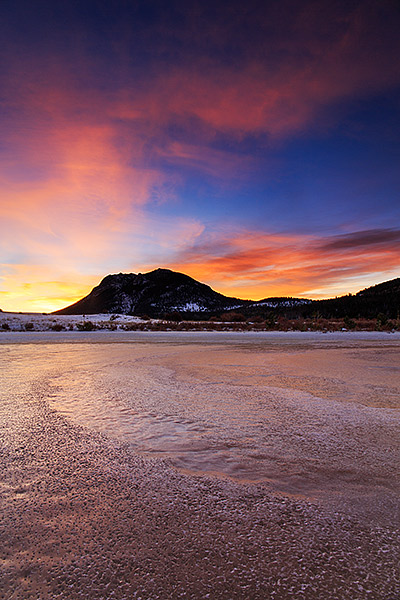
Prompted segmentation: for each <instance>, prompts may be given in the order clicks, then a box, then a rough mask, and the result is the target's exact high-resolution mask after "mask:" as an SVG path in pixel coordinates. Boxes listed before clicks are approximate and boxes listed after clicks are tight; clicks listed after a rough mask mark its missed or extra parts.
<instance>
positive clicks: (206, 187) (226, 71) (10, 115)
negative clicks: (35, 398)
mask: <svg viewBox="0 0 400 600" xmlns="http://www.w3.org/2000/svg"><path fill="white" fill-rule="evenodd" d="M399 31H400V9H399V3H398V2H397V1H395V0H393V2H392V1H385V0H371V1H369V0H362V1H351V0H346V1H340V0H339V1H335V0H331V1H329V2H327V1H326V2H325V1H323V0H317V1H313V2H307V0H303V1H293V0H289V1H286V0H276V1H272V2H269V1H268V0H264V1H253V0H248V1H246V2H244V1H241V2H237V1H235V0H233V1H230V2H216V1H215V0H214V1H212V2H209V1H208V0H199V1H198V2H195V1H187V2H184V1H182V2H179V1H174V0H171V1H169V2H165V1H160V2H156V1H152V0H147V1H136V2H135V1H129V0H113V1H111V0H102V1H100V0H98V1H92V2H90V1H85V0H80V1H78V0H66V1H58V0H46V1H42V0H35V1H32V0H30V1H29V2H28V1H22V0H13V1H9V0H2V2H1V4H0V39H1V44H0V57H1V58H0V131H1V135H0V156H1V160H0V308H2V309H3V310H12V311H50V310H56V309H59V308H62V307H64V306H66V305H68V304H71V303H72V302H74V301H76V300H78V299H79V298H81V297H82V296H84V295H86V294H87V293H88V292H89V291H90V290H91V288H92V287H93V286H94V285H97V284H98V283H99V281H100V280H101V279H102V278H103V277H104V276H105V275H107V274H108V273H118V272H134V273H137V272H145V271H148V270H151V269H153V268H157V267H166V268H171V269H174V270H178V271H182V272H184V273H187V274H188V275H191V276H192V277H195V278H196V279H199V280H201V281H203V282H204V283H208V284H209V285H211V286H212V287H213V288H214V289H216V290H217V291H219V292H222V293H224V294H227V295H232V296H238V297H240V298H251V299H260V298H264V297H268V296H279V295H283V296H289V295H290V296H300V297H310V298H321V297H331V296H336V295H340V294H343V293H347V292H356V291H358V290H360V289H362V288H365V287H367V286H369V285H373V284H375V283H379V282H382V281H385V280H387V279H392V278H394V277H400V198H399V188H400V186H399V183H400V165H399V159H400V135H399V134H400V127H399V125H400V110H399V109H400V36H399Z"/></svg>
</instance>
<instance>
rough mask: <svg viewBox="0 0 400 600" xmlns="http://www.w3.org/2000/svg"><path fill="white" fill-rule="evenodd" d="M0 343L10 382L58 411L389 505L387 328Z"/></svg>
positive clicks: (313, 489)
mask: <svg viewBox="0 0 400 600" xmlns="http://www.w3.org/2000/svg"><path fill="white" fill-rule="evenodd" d="M17 335H19V334H17ZM15 341H18V342H23V343H10V342H15ZM1 342H2V343H1V344H0V355H1V362H0V369H3V372H4V373H6V372H7V374H8V381H10V382H11V383H10V389H11V388H12V386H13V384H12V381H14V382H16V381H18V382H21V381H23V382H24V385H25V386H26V387H27V389H28V388H29V386H31V388H32V386H34V388H35V390H36V392H35V393H38V392H37V390H38V389H40V393H41V394H42V396H43V398H44V400H45V401H46V402H48V403H49V405H50V406H51V407H52V409H53V410H55V411H57V412H59V413H60V414H62V415H63V416H65V418H67V419H69V420H71V421H72V422H74V423H76V424H79V425H82V426H84V427H88V428H91V429H95V430H97V431H100V432H102V433H104V434H106V435H108V436H111V437H114V438H116V439H118V440H122V441H124V442H127V443H128V444H129V445H130V446H131V448H132V450H133V451H134V452H136V453H140V454H142V455H145V456H149V455H150V456H153V457H158V458H163V459H166V460H167V461H169V462H170V463H171V464H172V465H173V466H174V467H175V468H176V469H178V470H180V471H182V472H185V473H189V474H206V475H213V476H216V477H220V478H230V479H233V480H235V481H238V482H257V483H262V484H264V485H266V486H268V487H270V488H271V489H272V490H273V491H275V492H278V493H283V494H288V495H295V496H299V497H305V498H307V499H322V500H330V501H332V499H334V500H335V501H337V502H344V503H346V502H347V503H349V502H350V503H352V505H353V506H357V505H358V504H360V503H362V504H363V506H364V507H366V506H370V507H375V508H376V506H383V505H385V506H386V508H387V510H389V511H392V508H393V506H394V505H395V504H396V499H398V494H399V489H400V476H399V468H398V465H399V464H400V455H399V447H400V444H399V441H400V435H399V432H400V418H399V417H400V414H399V410H398V409H399V407H400V340H399V337H398V336H389V335H381V336H374V335H372V336H368V335H364V336H363V335H359V336H357V335H355V334H353V335H347V336H340V335H319V336H318V335H309V336H307V335H304V334H303V335H296V334H293V335H290V334H289V335H280V336H279V335H275V336H274V335H265V334H264V335H263V334H253V335H251V334H250V335H246V334H238V335H232V334H230V335H229V334H228V335H224V334H218V335H212V334H204V335H198V334H196V335H190V334H189V335H187V334H186V335H185V334H183V335H182V334H158V335H157V334H148V335H143V334H142V335H140V334H133V333H132V334H123V335H122V334H121V335H120V334H119V333H116V334H111V333H107V334H98V333H92V334H83V335H79V334H76V333H73V334H66V333H65V334H54V335H52V334H42V335H40V334H37V335H36V337H35V335H34V334H20V335H19V337H15V335H14V337H13V335H12V334H8V335H7V337H6V336H2V338H1ZM30 342H33V343H30ZM54 342H57V343H54ZM397 504H398V503H397ZM380 510H381V509H380ZM382 510H383V509H382Z"/></svg>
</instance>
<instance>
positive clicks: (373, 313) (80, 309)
mask: <svg viewBox="0 0 400 600" xmlns="http://www.w3.org/2000/svg"><path fill="white" fill-rule="evenodd" d="M233 311H239V312H240V313H241V314H243V315H244V316H245V317H248V318H250V317H254V316H262V317H263V318H265V317H268V316H270V315H282V316H286V317H289V318H297V317H304V318H308V317H318V316H319V317H324V318H328V319H336V318H343V317H349V318H357V317H361V318H376V317H377V316H378V315H379V314H383V315H385V316H386V317H388V318H391V319H393V318H398V315H399V313H400V278H398V279H392V280H391V281H385V282H384V283H380V284H378V285H374V286H372V287H369V288H366V289H364V290H361V291H360V292H358V293H357V294H348V295H346V296H340V297H338V298H330V299H327V300H308V299H302V298H265V299H264V300H258V301H257V302H254V301H251V300H240V299H238V298H230V297H227V296H224V295H223V294H219V293H218V292H215V291H214V290H213V289H211V288H210V287H209V286H208V285H205V284H204V283H200V282H199V281H196V280H195V279H192V277H189V276H188V275H184V274H183V273H176V272H175V271H170V270H169V269H156V270H155V271H151V272H150V273H138V274H137V275H135V274H134V273H119V274H118V275H107V277H105V278H104V279H103V280H102V281H101V282H100V284H99V285H98V286H96V287H95V288H93V290H92V291H91V292H90V294H88V295H87V296H85V298H82V300H79V301H78V302H75V304H72V305H71V306H67V307H66V308H63V309H61V310H58V311H56V312H55V313H54V314H59V315H77V314H78V315H79V314H86V315H90V314H96V313H108V314H113V313H116V314H129V315H139V316H140V315H148V316H150V317H164V316H166V315H169V316H171V313H179V314H180V315H181V316H182V317H185V316H186V317H188V318H208V317H210V316H214V315H215V316H219V315H221V314H222V313H225V312H233ZM175 316H177V315H175Z"/></svg>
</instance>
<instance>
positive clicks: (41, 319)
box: [0, 312, 142, 331]
mask: <svg viewBox="0 0 400 600" xmlns="http://www.w3.org/2000/svg"><path fill="white" fill-rule="evenodd" d="M88 322H91V323H93V324H94V325H96V326H98V327H101V328H102V329H114V330H115V329H119V328H120V327H121V326H123V325H127V324H129V323H140V322H142V319H140V318H139V317H133V316H131V315H110V314H97V315H52V314H41V313H14V312H0V331H2V330H3V331H49V330H56V331H57V330H60V329H61V328H62V329H65V330H71V331H73V330H79V329H80V328H81V327H84V325H85V323H88Z"/></svg>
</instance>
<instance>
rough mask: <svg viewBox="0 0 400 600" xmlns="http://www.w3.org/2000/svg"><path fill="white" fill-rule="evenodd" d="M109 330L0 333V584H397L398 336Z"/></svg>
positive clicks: (148, 594) (333, 597)
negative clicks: (211, 475)
mask: <svg viewBox="0 0 400 600" xmlns="http://www.w3.org/2000/svg"><path fill="white" fill-rule="evenodd" d="M120 333H122V332H118V334H115V335H114V334H112V333H108V334H101V333H99V332H96V333H92V334H90V333H82V334H81V333H77V332H71V334H69V333H63V334H61V333H52V334H45V333H36V334H32V333H28V334H22V333H21V334H19V333H15V334H5V335H4V336H3V335H2V336H1V338H0V339H1V342H0V381H1V387H0V431H1V436H0V453H1V456H0V458H1V461H0V465H1V469H2V473H1V475H2V476H1V487H0V492H1V494H0V501H1V506H0V509H1V510H0V515H1V527H0V553H1V558H2V561H3V562H2V565H3V569H2V571H1V574H0V598H4V599H6V598H7V600H8V599H9V598H14V597H15V598H18V599H21V600H25V599H26V600H37V599H38V598H41V599H43V600H48V599H50V598H51V599H57V598H62V599H63V600H75V599H80V598H91V599H93V598H96V599H100V598H103V599H108V598H110V599H111V598H116V599H117V600H123V599H126V600H127V599H129V600H131V599H132V598H135V597H136V598H139V597H140V598H142V599H143V600H144V599H146V600H151V599H153V598H154V599H156V598H167V599H168V598H170V599H172V598H174V599H175V598H189V599H197V598H205V597H210V598H215V599H228V598H233V599H243V600H244V599H248V598H254V599H255V600H261V599H263V600H264V599H266V598H277V599H279V600H291V599H292V598H302V599H303V600H316V599H317V598H318V599H320V598H329V599H330V600H364V599H365V598H374V599H381V598H385V600H389V599H390V600H394V599H395V598H397V597H399V593H400V584H399V582H400V576H399V571H398V555H399V550H400V548H399V540H398V535H397V532H398V528H397V526H398V521H397V519H398V507H399V501H398V500H399V474H398V458H397V455H396V453H397V451H398V448H399V416H398V414H399V413H398V408H399V401H400V394H399V385H400V381H399V376H400V375H399V367H400V361H399V353H400V343H399V339H398V338H396V337H395V336H389V335H386V336H384V335H383V336H382V335H381V336H374V335H372V336H366V337H365V336H361V337H360V336H355V337H354V335H353V336H351V335H350V336H346V337H343V336H342V335H341V334H338V335H336V336H322V335H321V336H318V335H317V336H315V335H311V336H310V335H308V336H307V335H304V334H303V335H300V336H296V335H291V336H289V337H287V336H276V335H275V336H274V335H273V336H268V335H261V336H259V335H258V334H252V335H242V334H239V335H234V334H228V335H227V334H223V335H221V334H217V335H210V334H202V335H201V336H198V335H185V334H167V333H166V334H156V335H154V334H152V333H149V334H147V335H146V334H142V335H140V334H137V333H135V334H125V333H124V334H123V335H122V336H121V335H120ZM160 457H166V458H167V461H162V460H160ZM171 464H172V465H173V466H170V465H171ZM184 472H189V473H190V474H191V476H185V475H184V474H183V473H184ZM211 472H213V473H214V475H215V477H214V478H213V479H210V478H207V477H198V476H196V477H193V474H201V473H207V474H210V473H211ZM224 477H228V478H229V479H223V478H224ZM249 481H251V482H253V483H251V484H249V483H248V482H249ZM257 481H261V482H262V483H261V484H257V483H255V482H257Z"/></svg>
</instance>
